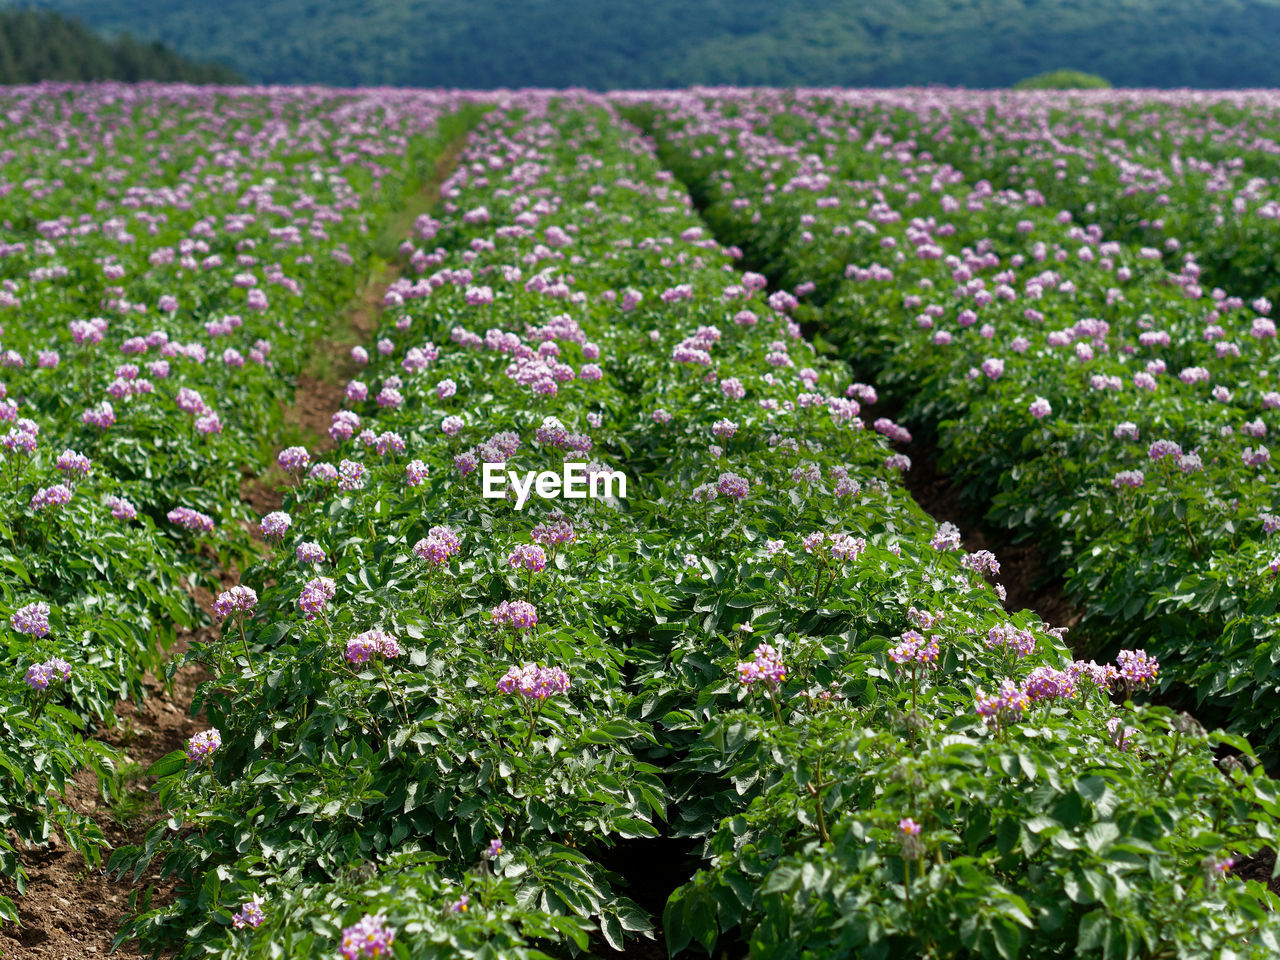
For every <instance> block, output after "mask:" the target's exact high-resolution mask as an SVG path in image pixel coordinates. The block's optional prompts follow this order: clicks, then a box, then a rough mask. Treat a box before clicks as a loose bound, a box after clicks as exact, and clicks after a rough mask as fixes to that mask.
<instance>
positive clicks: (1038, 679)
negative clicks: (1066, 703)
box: [1022, 667, 1076, 703]
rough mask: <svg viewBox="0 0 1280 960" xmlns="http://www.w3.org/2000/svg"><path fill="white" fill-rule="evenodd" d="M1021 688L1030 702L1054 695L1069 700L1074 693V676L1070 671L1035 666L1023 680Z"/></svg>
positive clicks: (1050, 697) (1047, 698)
mask: <svg viewBox="0 0 1280 960" xmlns="http://www.w3.org/2000/svg"><path fill="white" fill-rule="evenodd" d="M1022 689H1023V690H1024V691H1025V692H1026V694H1027V699H1028V700H1030V701H1031V702H1032V703H1039V702H1040V701H1041V700H1051V699H1053V698H1055V697H1061V698H1062V699H1064V700H1070V699H1071V698H1072V697H1074V696H1075V695H1076V677H1075V675H1074V674H1072V673H1071V672H1070V671H1065V670H1055V669H1053V667H1036V668H1035V669H1034V670H1032V671H1031V673H1030V674H1029V675H1028V676H1027V679H1026V680H1025V681H1024V682H1023V684H1022Z"/></svg>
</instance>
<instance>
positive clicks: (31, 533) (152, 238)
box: [0, 86, 456, 921]
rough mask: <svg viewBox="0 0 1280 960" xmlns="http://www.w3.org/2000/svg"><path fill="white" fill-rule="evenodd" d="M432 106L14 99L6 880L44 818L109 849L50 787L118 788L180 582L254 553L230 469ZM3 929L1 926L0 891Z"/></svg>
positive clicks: (182, 91) (1, 774)
mask: <svg viewBox="0 0 1280 960" xmlns="http://www.w3.org/2000/svg"><path fill="white" fill-rule="evenodd" d="M445 107H448V109H449V111H452V110H453V109H455V107H456V98H455V99H453V100H448V99H446V98H443V97H433V96H426V95H412V96H401V95H379V96H357V97H351V96H345V95H344V96H336V95H333V94H330V93H323V92H315V91H295V92H279V93H274V94H258V95H245V96H240V97H233V96H229V95H217V94H213V93H210V92H208V91H206V90H200V89H198V88H183V87H133V88H130V87H123V86H101V87H67V88H59V87H41V88H30V89H25V90H23V89H18V90H14V91H10V92H8V93H6V94H5V96H4V117H5V121H4V122H5V128H6V136H5V150H4V153H3V154H2V155H0V170H2V173H0V176H2V177H3V179H4V187H3V191H2V192H3V196H2V197H0V220H2V221H3V228H4V241H3V244H0V271H2V272H3V279H2V280H0V288H2V289H0V365H2V366H3V381H2V382H0V433H2V436H0V443H3V448H2V449H0V459H2V461H3V462H2V463H0V503H3V517H4V519H3V520H2V521H0V530H3V536H2V538H0V611H3V614H4V620H5V626H6V644H5V648H4V656H5V661H6V662H5V667H4V675H5V677H6V679H5V680H4V689H5V695H4V697H3V702H2V705H0V731H3V732H2V733H0V797H3V800H0V822H2V823H4V825H5V826H6V828H7V831H6V833H5V834H4V835H3V836H0V871H2V872H3V874H4V875H5V876H7V877H10V878H12V879H13V882H14V884H15V888H16V890H17V892H19V893H21V892H22V891H23V890H24V887H25V881H26V874H25V872H24V870H23V868H22V866H21V859H20V856H19V853H18V849H17V847H16V846H15V843H39V842H43V841H44V840H46V839H47V838H49V837H50V835H51V834H52V833H54V832H60V833H62V834H63V835H64V836H65V837H66V839H67V840H68V841H69V842H70V844H71V846H72V847H73V848H74V849H76V850H77V851H78V852H80V853H81V854H83V855H84V857H85V859H86V861H88V863H89V864H90V865H96V864H97V863H98V862H99V860H100V856H101V849H102V847H103V846H104V839H103V836H102V833H101V831H100V830H99V828H98V827H97V826H96V825H95V824H93V823H92V822H91V821H90V820H88V819H87V818H85V817H83V816H80V815H78V814H77V813H75V812H74V811H73V810H72V809H70V808H69V807H68V806H66V805H65V803H64V802H63V801H62V799H61V795H62V794H63V792H64V789H65V788H66V786H67V784H68V782H69V779H70V777H71V775H72V774H73V773H74V772H75V771H76V770H77V769H79V768H81V767H85V766H87V767H89V768H90V769H92V770H94V771H95V772H96V773H97V774H98V776H99V779H100V780H101V782H102V784H103V789H104V790H105V791H107V792H110V793H114V792H117V791H118V790H119V788H120V783H119V781H118V778H117V776H116V773H117V771H118V770H119V763H118V760H119V756H118V754H116V753H115V752H114V751H112V750H110V749H108V748H107V747H106V746H104V745H103V744H102V743H101V742H99V741H97V740H95V739H93V738H92V737H90V736H86V734H90V733H92V732H94V731H95V730H96V729H98V728H99V727H101V726H102V725H114V724H115V723H116V718H115V714H114V712H113V707H114V705H115V703H116V701H117V700H119V699H137V698H140V697H142V696H143V695H144V687H143V678H144V675H145V674H146V672H147V671H148V670H154V669H156V668H157V667H158V666H159V664H160V663H161V660H162V655H163V652H164V650H165V649H166V648H168V647H171V646H172V644H173V643H174V640H175V637H176V634H177V631H178V630H180V629H184V628H192V627H194V626H195V625H196V624H197V623H198V622H199V618H200V613H199V611H198V609H197V607H196V604H195V603H194V602H193V599H192V594H193V592H194V591H195V590H197V589H198V588H202V587H207V586H210V585H212V586H216V584H217V580H216V579H214V576H213V574H214V571H215V569H216V568H217V567H218V566H219V565H221V566H225V567H230V566H231V565H232V564H233V563H234V562H237V561H238V562H241V563H243V562H244V558H245V557H246V556H251V555H252V553H253V550H252V546H251V540H250V538H249V536H248V535H247V533H246V532H245V530H244V526H243V524H244V522H245V520H246V518H247V517H248V515H249V511H248V510H247V509H246V508H245V507H244V506H243V505H242V504H241V503H240V499H239V490H240V483H241V477H242V472H243V471H245V470H248V471H251V472H255V473H256V472H257V471H258V468H259V466H260V465H261V464H262V463H263V460H264V457H267V456H270V455H272V454H273V453H274V450H272V449H271V447H270V443H271V441H270V437H271V436H272V435H273V434H275V433H278V432H279V430H280V427H281V416H280V403H281V401H283V400H284V399H286V398H287V396H288V393H289V390H288V384H289V383H291V382H292V379H293V377H294V376H295V375H296V374H297V372H298V371H299V370H300V368H301V366H302V364H303V362H304V361H305V359H306V356H307V353H308V349H309V344H310V342H311V341H312V340H313V339H314V337H315V335H316V333H317V332H318V331H321V330H323V329H324V328H325V326H326V325H327V324H328V322H329V317H330V315H331V313H332V312H333V311H334V310H336V309H338V308H339V306H340V305H342V304H344V303H345V302H346V301H347V300H348V299H349V298H350V297H351V296H352V295H353V294H354V292H355V289H356V285H357V283H358V282H359V280H360V279H361V278H362V277H363V271H364V270H365V266H366V264H367V262H368V260H369V256H370V253H371V250H372V247H373V245H374V242H375V240H376V239H377V237H376V234H373V233H372V232H371V227H374V226H376V225H377V224H379V223H380V222H381V220H382V219H383V218H384V217H385V216H386V213H387V211H388V210H389V209H394V208H396V207H398V206H399V205H400V204H401V202H402V199H403V197H404V195H405V193H406V190H407V189H409V188H412V187H413V185H414V184H415V183H416V182H417V180H419V179H420V178H421V176H422V170H423V168H424V167H427V166H429V162H430V160H431V158H432V157H434V155H435V154H436V153H437V152H438V150H439V149H440V144H439V137H440V136H441V135H442V134H444V135H447V133H448V131H447V130H445V129H444V128H443V127H437V120H438V119H439V118H440V117H441V116H442V115H444V111H443V109H442V108H445ZM451 122H452V121H451ZM264 447H265V450H264ZM202 530H214V531H217V537H216V539H212V540H207V541H203V542H202V541H200V540H199V539H198V538H197V536H196V532H198V531H202ZM211 544H215V545H216V548H217V549H216V550H215V551H210V550H208V549H207V547H208V546H209V545H211ZM0 918H2V919H4V920H6V921H16V919H17V915H16V911H15V908H14V905H13V903H12V901H11V900H10V899H8V898H6V897H0Z"/></svg>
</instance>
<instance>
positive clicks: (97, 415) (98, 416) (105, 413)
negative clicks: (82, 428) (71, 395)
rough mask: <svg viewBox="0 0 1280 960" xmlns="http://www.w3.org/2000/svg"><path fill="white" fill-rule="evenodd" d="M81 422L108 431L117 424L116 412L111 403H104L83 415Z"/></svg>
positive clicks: (91, 408) (89, 409)
mask: <svg viewBox="0 0 1280 960" xmlns="http://www.w3.org/2000/svg"><path fill="white" fill-rule="evenodd" d="M81 420H82V421H84V422H86V424H88V425H90V426H96V428H99V429H100V430H106V429H108V428H109V426H111V425H113V424H114V422H115V410H114V408H113V407H111V404H110V403H109V402H106V401H102V402H101V403H99V404H97V406H96V407H90V408H88V410H86V411H84V412H83V413H81Z"/></svg>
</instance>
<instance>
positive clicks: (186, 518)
mask: <svg viewBox="0 0 1280 960" xmlns="http://www.w3.org/2000/svg"><path fill="white" fill-rule="evenodd" d="M168 517H169V522H170V523H172V524H176V525H177V526H179V527H183V528H184V529H186V530H203V531H204V532H205V533H212V532H213V518H212V517H209V516H206V515H205V514H203V513H200V511H198V510H192V509H191V508H190V507H175V508H174V509H172V510H170V511H169V513H168Z"/></svg>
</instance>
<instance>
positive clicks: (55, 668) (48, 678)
mask: <svg viewBox="0 0 1280 960" xmlns="http://www.w3.org/2000/svg"><path fill="white" fill-rule="evenodd" d="M23 679H24V680H25V681H26V684H27V686H29V687H30V688H31V689H32V690H35V691H38V692H40V693H43V692H44V691H45V690H48V689H49V684H50V683H52V682H53V681H54V680H70V679H71V664H69V663H67V661H65V660H63V659H62V658H61V657H54V658H53V659H52V660H47V661H45V662H44V663H36V664H32V665H31V666H30V667H28V668H27V675H26V676H25V677H24V678H23Z"/></svg>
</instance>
